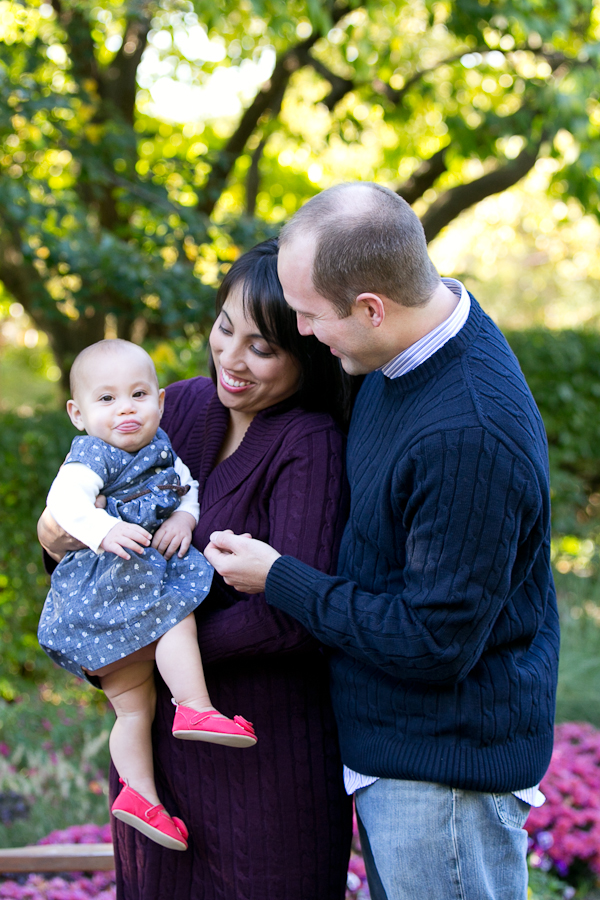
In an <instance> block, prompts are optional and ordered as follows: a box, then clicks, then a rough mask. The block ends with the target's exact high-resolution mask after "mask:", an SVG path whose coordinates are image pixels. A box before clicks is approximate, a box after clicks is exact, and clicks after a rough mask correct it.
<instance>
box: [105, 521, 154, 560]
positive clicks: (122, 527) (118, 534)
mask: <svg viewBox="0 0 600 900" xmlns="http://www.w3.org/2000/svg"><path fill="white" fill-rule="evenodd" d="M151 540H152V535H151V534H150V532H149V531H146V529H145V528H142V526H141V525H133V524H132V523H131V522H117V524H116V525H113V527H112V528H111V529H110V531H109V532H108V534H107V535H106V537H105V538H104V540H103V541H102V543H101V544H100V547H101V549H102V550H106V551H107V553H116V555H117V556H120V557H121V559H131V556H130V555H129V553H127V551H126V549H125V548H127V550H134V551H135V552H136V553H143V552H144V550H145V548H146V547H148V546H149V545H150V541H151Z"/></svg>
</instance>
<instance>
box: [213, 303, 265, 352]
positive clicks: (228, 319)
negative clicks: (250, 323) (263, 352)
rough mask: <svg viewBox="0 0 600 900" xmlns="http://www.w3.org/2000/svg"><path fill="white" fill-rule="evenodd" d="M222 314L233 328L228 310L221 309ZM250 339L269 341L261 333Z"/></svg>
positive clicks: (252, 335) (251, 335)
mask: <svg viewBox="0 0 600 900" xmlns="http://www.w3.org/2000/svg"><path fill="white" fill-rule="evenodd" d="M221 312H222V313H223V315H224V316H227V321H228V322H229V324H230V325H231V327H232V328H233V322H232V321H231V318H230V316H228V315H227V310H226V309H225V308H224V307H221ZM248 337H250V338H260V339H261V341H267V339H266V337H265V336H264V334H261V333H260V331H257V332H256V333H255V334H249V335H248ZM268 343H269V342H268V341H267V344H268Z"/></svg>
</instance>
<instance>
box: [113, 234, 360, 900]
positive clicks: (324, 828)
mask: <svg viewBox="0 0 600 900" xmlns="http://www.w3.org/2000/svg"><path fill="white" fill-rule="evenodd" d="M276 262H277V244H276V241H267V242H265V243H264V244H261V245H259V246H258V247H255V248H254V249H253V250H251V251H250V252H249V253H247V254H245V255H244V256H242V257H241V258H240V259H239V260H238V261H237V262H236V263H235V264H234V265H233V266H232V268H231V269H230V271H229V272H228V273H227V275H226V277H225V279H224V281H223V284H222V286H221V288H220V290H219V293H218V297H217V310H218V318H217V321H216V322H215V325H214V327H213V330H212V332H211V335H210V349H211V354H212V363H213V378H214V383H213V381H211V380H210V379H207V378H194V379H190V380H189V381H185V382H179V383H178V384H174V385H171V387H169V388H167V397H166V407H165V415H164V418H163V421H162V423H161V424H162V427H163V428H164V429H165V431H166V432H167V433H168V435H169V437H170V438H171V441H172V443H173V447H174V449H175V451H176V453H177V454H178V455H179V456H180V457H181V458H182V460H183V461H184V462H185V463H186V465H187V466H188V467H189V468H190V470H191V472H192V475H193V477H194V478H195V479H197V480H198V482H199V484H200V506H201V515H200V521H199V523H198V526H197V528H196V530H195V532H194V544H195V546H196V547H198V548H199V549H203V548H204V547H205V546H206V544H207V543H208V541H209V536H210V534H211V532H212V531H214V530H218V529H223V528H231V529H232V530H233V531H235V532H237V533H240V532H249V533H250V534H252V536H253V537H257V538H259V539H261V540H264V541H267V542H268V543H270V544H271V545H272V546H274V547H276V549H277V550H279V552H281V553H293V555H294V556H296V557H298V558H300V559H303V560H304V561H305V562H307V563H308V564H310V565H313V566H315V567H317V568H319V569H322V570H323V571H326V572H329V571H332V570H333V569H334V566H335V558H336V554H337V549H338V543H339V539H340V537H341V530H342V528H343V524H344V520H345V517H346V511H347V497H346V493H345V487H344V481H343V474H342V472H343V438H342V434H341V432H340V430H339V429H338V428H337V427H336V425H335V424H334V422H333V420H332V417H331V415H330V414H332V413H336V414H337V416H338V418H340V419H341V418H343V414H344V405H345V402H346V393H345V391H344V380H343V378H344V376H343V374H342V373H341V370H340V368H339V366H338V362H337V360H335V359H334V357H332V356H331V354H330V353H329V351H328V349H327V348H326V347H324V346H323V345H320V344H318V342H317V341H315V340H313V339H306V338H301V337H300V335H299V333H298V331H297V328H296V322H295V316H294V314H293V313H292V312H291V310H289V308H288V307H287V306H286V304H285V301H284V299H283V295H282V292H281V287H280V285H279V281H278V279H277V272H276ZM207 605H208V607H209V611H208V613H207ZM198 631H199V642H200V649H201V652H202V657H203V660H204V662H205V666H206V679H207V684H208V688H209V691H210V694H211V697H212V698H213V702H214V703H215V705H216V706H217V708H218V709H220V710H221V711H222V712H223V713H224V714H225V715H234V714H236V713H237V712H238V711H242V712H243V715H244V716H246V717H247V718H249V719H251V720H252V722H253V723H254V726H255V728H256V733H257V736H258V744H257V745H256V747H254V748H252V749H249V750H244V751H243V752H242V751H239V750H234V749H230V748H223V747H216V746H212V745H210V744H202V743H195V742H186V741H173V739H172V736H171V726H172V720H173V707H172V705H171V700H170V695H169V692H168V690H167V689H166V686H165V685H164V683H163V682H162V681H161V680H160V679H159V678H158V677H157V691H158V700H157V711H156V718H155V723H154V733H153V741H154V754H155V765H156V782H157V787H158V792H159V795H160V797H161V799H162V801H163V803H164V804H165V806H166V807H167V808H168V809H169V810H172V811H173V814H175V815H178V816H180V817H181V818H182V819H183V820H184V821H185V822H186V824H187V825H188V827H189V829H190V850H189V851H188V852H187V853H174V852H172V851H168V850H164V849H163V848H161V847H159V846H157V845H155V844H151V843H150V842H149V841H148V840H147V839H146V838H144V837H143V836H141V835H140V834H139V833H138V832H136V831H134V830H133V829H131V828H127V826H124V825H122V824H121V823H119V822H113V827H114V831H115V851H116V859H117V884H118V894H117V896H118V897H119V898H121V900H142V898H143V900H167V898H168V900H172V898H175V900H188V898H189V900H217V898H218V900H244V898H252V900H338V898H339V900H342V898H343V896H344V890H345V880H346V870H347V862H348V855H349V844H350V824H351V823H350V802H349V799H348V798H347V797H346V795H345V793H344V789H343V784H342V775H341V761H340V758H339V752H338V747H337V735H336V728H335V723H334V719H333V714H332V711H331V705H330V700H329V693H328V675H327V664H326V659H325V656H324V654H323V652H322V650H321V649H320V647H319V645H318V644H317V643H316V641H315V640H314V639H313V638H312V637H311V636H310V635H308V633H307V632H306V631H305V630H304V629H303V628H302V626H300V625H299V624H298V623H297V622H295V621H294V620H292V619H290V618H289V617H287V616H286V615H285V614H282V613H280V612H278V611H277V610H275V609H271V608H270V607H269V606H267V604H266V601H265V599H264V595H262V594H260V595H253V596H248V595H244V594H239V593H236V592H235V591H234V590H233V589H232V588H229V587H227V586H226V585H225V584H224V583H223V581H222V580H221V579H220V578H219V577H218V576H215V582H214V587H213V589H212V591H211V595H210V597H209V598H208V599H207V600H206V601H205V603H204V605H203V608H202V611H201V612H199V614H198ZM117 792H118V783H117V780H116V774H115V773H114V772H112V775H111V793H112V795H113V796H115V795H116V793H117Z"/></svg>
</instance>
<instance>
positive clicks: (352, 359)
mask: <svg viewBox="0 0 600 900" xmlns="http://www.w3.org/2000/svg"><path fill="white" fill-rule="evenodd" d="M314 251H315V247H314V241H313V240H312V238H310V237H305V236H302V235H299V236H298V237H296V238H295V239H294V240H293V241H291V242H290V243H289V244H285V245H284V246H283V247H281V249H280V250H279V256H278V263H277V271H278V274H279V280H280V281H281V286H282V288H283V293H284V296H285V300H286V303H287V304H288V306H290V307H291V308H292V309H293V310H294V312H295V313H296V318H297V320H298V331H299V332H300V334H302V335H308V334H314V336H315V337H316V338H317V340H319V341H321V343H323V344H327V346H328V347H329V348H330V350H331V352H332V353H333V355H334V356H337V357H338V358H339V360H340V362H341V364H342V367H343V368H344V369H345V371H346V372H348V374H350V375H360V374H364V373H365V372H371V371H373V369H375V368H377V366H378V365H379V363H377V362H374V360H373V354H372V351H370V346H369V345H370V341H371V339H372V335H371V334H370V331H372V330H373V329H370V328H369V326H368V325H367V317H366V316H365V315H364V314H363V310H362V309H361V308H360V307H356V306H353V308H352V312H351V314H350V315H349V316H346V318H344V319H340V317H339V316H338V314H337V311H336V309H335V307H334V306H333V304H332V303H330V301H329V300H327V299H326V298H325V297H322V296H321V295H320V294H318V293H317V292H316V290H315V288H314V285H313V283H312V261H313V257H314Z"/></svg>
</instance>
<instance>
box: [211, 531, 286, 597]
mask: <svg viewBox="0 0 600 900" xmlns="http://www.w3.org/2000/svg"><path fill="white" fill-rule="evenodd" d="M204 555H205V557H206V558H207V560H208V561H209V563H210V564H211V565H212V566H214V567H215V569H216V570H217V572H218V573H219V574H220V575H222V576H223V580H224V581H225V584H231V585H233V587H234V588H235V589H236V590H238V591H244V592H245V593H246V594H258V593H260V592H261V591H264V589H265V582H266V580H267V575H268V574H269V570H270V568H271V566H272V565H273V563H274V562H275V560H276V559H279V557H280V556H281V554H280V553H278V552H277V550H274V549H273V547H271V546H269V544H265V543H264V542H263V541H256V540H253V539H252V538H251V537H250V535H249V534H234V533H233V532H232V531H230V530H229V529H228V530H227V531H213V533H212V534H211V536H210V544H208V546H207V547H206V548H205V550H204Z"/></svg>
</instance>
